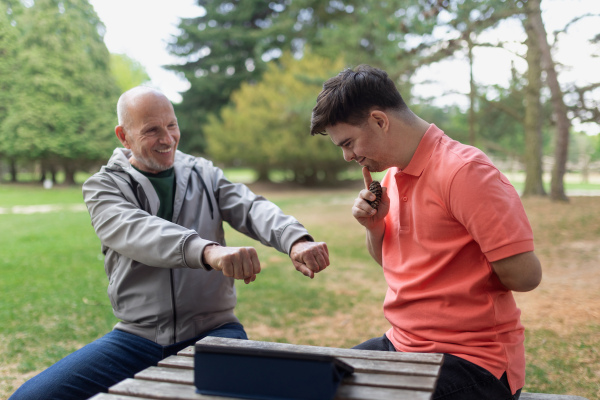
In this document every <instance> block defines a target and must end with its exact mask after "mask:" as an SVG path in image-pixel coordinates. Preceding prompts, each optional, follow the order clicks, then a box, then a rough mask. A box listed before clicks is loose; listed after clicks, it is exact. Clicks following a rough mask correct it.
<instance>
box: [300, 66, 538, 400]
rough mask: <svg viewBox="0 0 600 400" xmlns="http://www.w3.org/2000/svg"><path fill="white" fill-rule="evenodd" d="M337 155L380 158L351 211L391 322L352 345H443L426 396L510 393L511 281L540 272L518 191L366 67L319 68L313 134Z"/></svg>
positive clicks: (516, 344) (518, 333)
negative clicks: (329, 74)
mask: <svg viewBox="0 0 600 400" xmlns="http://www.w3.org/2000/svg"><path fill="white" fill-rule="evenodd" d="M318 133H326V134H329V136H330V138H331V140H332V141H333V143H334V144H336V145H337V146H339V147H341V148H342V152H343V155H344V159H345V160H346V161H352V160H354V161H356V162H357V163H359V164H360V165H362V166H363V175H364V180H365V187H367V188H368V186H369V184H370V183H371V181H372V179H371V174H370V173H371V172H379V171H384V170H386V169H389V171H388V172H387V174H386V175H385V178H384V179H383V182H382V186H383V190H382V199H381V202H380V205H379V207H378V208H377V209H373V208H372V207H371V206H370V205H369V203H367V200H370V201H372V200H374V199H375V195H373V194H372V193H371V192H370V191H369V190H367V189H364V190H362V191H361V192H360V193H359V196H358V198H357V199H356V200H355V202H354V205H353V208H352V215H353V216H354V218H356V220H357V221H358V222H359V223H360V224H361V225H363V226H364V227H365V229H366V236H367V247H368V250H369V252H370V254H371V256H372V257H373V258H374V259H375V261H377V262H378V263H379V264H380V265H381V266H382V267H383V272H384V275H385V279H386V281H387V283H388V291H387V294H386V297H385V301H384V306H383V307H384V314H385V316H386V318H387V320H388V321H389V322H390V323H391V328H390V329H389V330H388V331H387V332H386V334H385V335H384V336H383V337H381V338H374V339H371V340H368V341H367V342H365V343H362V344H360V345H358V346H356V348H359V349H368V350H386V351H405V352H435V353H443V354H444V355H445V356H444V363H443V366H442V369H441V373H440V377H439V380H438V384H437V388H436V391H435V393H434V397H433V398H434V399H448V400H449V399H457V400H458V399H460V400H468V399H478V400H479V399H518V397H519V394H520V390H521V388H522V387H523V385H524V382H525V351H524V346H523V341H524V333H523V331H524V328H523V326H522V325H521V323H520V318H519V317H520V310H519V309H518V308H517V306H516V303H515V301H514V298H513V296H512V293H511V291H512V290H514V291H529V290H532V289H534V288H535V287H537V286H538V284H539V283H540V280H541V266H540V263H539V261H538V259H537V257H536V256H535V254H534V252H533V234H532V231H531V227H530V225H529V222H528V220H527V216H526V215H525V211H524V209H523V206H522V204H521V201H520V198H519V196H518V194H517V192H516V191H515V189H514V188H513V187H512V185H511V184H510V183H509V182H508V180H507V179H506V177H504V175H502V173H500V171H498V169H497V168H496V167H495V166H494V165H493V164H492V162H491V161H490V160H489V158H488V157H487V156H486V155H485V154H483V153H482V152H481V151H480V150H478V149H476V148H474V147H470V146H466V145H463V144H461V143H458V142H456V141H454V140H452V139H450V138H449V137H448V136H446V135H445V134H444V133H443V132H442V131H441V130H440V129H439V128H437V127H436V126H435V125H433V124H429V123H428V122H425V121H424V120H422V119H421V118H419V117H418V116H417V115H415V114H414V113H413V112H412V111H411V110H410V109H409V108H408V106H407V105H406V104H405V103H404V101H403V99H402V97H401V96H400V93H399V92H398V90H397V89H396V87H395V85H394V83H393V82H392V81H391V80H390V79H389V77H388V76H387V74H386V73H385V72H384V71H382V70H379V69H376V68H372V67H369V66H366V65H364V66H359V67H357V68H356V69H354V70H350V69H348V70H345V71H343V72H341V73H340V74H339V75H337V76H335V77H333V78H331V79H329V80H328V81H327V82H325V84H324V85H323V90H322V92H321V93H320V94H319V96H318V98H317V104H316V106H315V107H314V109H313V114H312V122H311V134H312V135H315V134H318Z"/></svg>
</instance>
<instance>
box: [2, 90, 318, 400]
mask: <svg viewBox="0 0 600 400" xmlns="http://www.w3.org/2000/svg"><path fill="white" fill-rule="evenodd" d="M117 114H118V119H119V125H118V126H117V127H116V128H115V133H116V135H117V137H118V139H119V140H120V141H121V143H122V144H123V146H124V148H117V149H116V150H115V151H114V153H113V156H112V157H111V159H110V160H109V162H108V164H107V165H106V166H104V167H102V169H101V170H100V172H98V173H97V174H95V175H94V176H92V177H91V178H90V179H88V180H87V181H86V182H85V184H84V185H83V194H84V199H85V202H86V204H87V207H88V210H89V212H90V216H91V220H92V225H93V226H94V229H95V231H96V234H97V235H98V237H99V238H100V241H101V243H102V251H103V253H104V255H105V269H106V273H107V275H108V279H109V284H108V295H109V297H110V301H111V304H112V306H113V311H114V314H115V315H116V316H117V317H118V318H119V319H120V322H119V323H118V324H117V325H116V326H115V329H114V330H113V331H112V332H110V333H108V334H106V335H105V336H103V337H102V338H100V339H98V340H96V341H95V342H93V343H91V344H89V345H87V346H85V347H83V348H82V349H80V350H79V351H77V352H75V353H73V354H71V355H69V356H67V357H66V358H64V359H63V360H61V361H59V362H58V363H56V364H55V365H53V366H52V367H50V368H49V369H47V370H46V371H44V372H42V373H41V374H39V375H38V376H36V377H34V378H32V379H31V380H30V381H28V382H26V383H25V384H24V385H23V386H22V387H21V388H20V389H19V390H18V391H17V392H16V393H15V394H14V395H13V396H12V397H11V399H87V398H89V397H90V396H92V395H94V394H95V393H98V392H105V391H107V389H108V387H110V386H111V385H113V384H115V383H117V382H119V381H121V380H123V379H125V378H127V377H132V376H133V375H134V374H135V373H136V372H138V371H140V370H142V369H144V368H146V367H148V366H151V365H156V364H157V363H158V361H160V360H161V359H163V358H165V357H168V356H169V355H172V354H176V353H177V352H178V351H179V350H181V349H182V348H185V347H186V346H189V345H191V344H193V343H195V342H196V341H197V340H199V339H201V338H203V337H205V336H209V335H210V336H221V337H231V338H240V339H247V336H246V333H245V331H244V328H243V326H242V325H241V324H240V322H239V320H238V319H237V318H236V316H235V315H234V307H235V304H236V293H235V288H234V284H233V282H234V279H243V280H244V281H245V282H246V283H250V282H252V281H254V280H255V279H256V275H257V274H258V273H259V272H260V262H259V260H258V256H257V253H256V250H255V249H254V248H252V247H227V246H226V245H225V237H224V231H223V221H227V222H228V223H229V224H230V225H231V226H233V227H234V228H235V229H237V230H238V231H240V232H242V233H244V234H246V235H248V236H249V237H252V238H254V239H256V240H259V241H260V242H261V243H263V244H265V245H270V246H272V247H274V248H276V249H277V250H279V251H281V252H285V253H287V254H289V256H290V258H291V261H292V263H293V265H294V266H295V267H296V269H297V270H298V271H300V272H301V273H302V274H304V275H306V276H308V277H310V278H313V277H314V274H315V273H317V272H319V271H321V270H323V269H325V268H326V267H327V266H328V265H329V254H328V250H327V246H326V245H325V243H316V242H314V241H313V239H312V237H311V236H310V235H309V234H308V232H307V231H306V229H305V228H304V227H303V226H302V225H301V224H300V223H299V222H298V221H296V220H295V219H294V218H293V217H290V216H287V215H285V214H283V213H282V211H281V210H280V209H279V208H278V207H277V206H276V205H274V204H273V203H271V202H269V201H267V200H266V199H265V198H263V197H261V196H257V195H255V194H254V193H252V192H251V191H250V190H249V189H248V188H247V187H246V186H244V185H241V184H234V183H232V182H230V181H228V180H227V179H226V178H225V176H224V175H223V172H222V171H221V170H220V169H219V168H217V167H215V166H214V165H213V164H212V163H211V162H210V161H208V160H206V159H203V158H198V157H193V156H190V155H187V154H183V153H181V152H179V151H177V144H178V143H179V137H180V133H179V128H178V125H177V118H176V116H175V112H174V110H173V106H172V105H171V103H170V102H169V100H168V99H167V98H166V97H165V96H164V95H163V94H162V93H160V92H157V91H155V90H153V89H149V88H145V87H137V88H134V89H131V90H129V91H127V92H125V93H124V94H123V95H122V96H121V98H120V99H119V102H118V104H117Z"/></svg>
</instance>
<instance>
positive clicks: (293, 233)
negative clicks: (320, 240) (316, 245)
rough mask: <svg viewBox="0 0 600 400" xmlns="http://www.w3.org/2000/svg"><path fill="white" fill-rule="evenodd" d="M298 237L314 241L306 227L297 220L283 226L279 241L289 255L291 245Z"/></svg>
mask: <svg viewBox="0 0 600 400" xmlns="http://www.w3.org/2000/svg"><path fill="white" fill-rule="evenodd" d="M300 239H306V240H308V241H309V242H314V241H315V239H314V238H313V237H312V236H311V235H310V234H309V233H308V231H307V230H306V228H305V227H304V226H303V225H302V224H301V223H299V222H295V223H292V224H289V225H286V226H284V227H283V229H282V232H281V238H280V243H281V247H282V248H283V249H285V251H286V253H287V254H288V255H289V254H290V252H291V251H292V246H293V245H294V243H296V242H297V241H298V240H300Z"/></svg>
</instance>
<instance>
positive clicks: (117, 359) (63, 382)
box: [9, 323, 248, 400]
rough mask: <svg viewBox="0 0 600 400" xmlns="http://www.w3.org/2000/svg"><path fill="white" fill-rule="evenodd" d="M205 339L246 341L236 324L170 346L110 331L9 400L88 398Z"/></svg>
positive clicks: (50, 369) (70, 399) (242, 331)
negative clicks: (209, 337) (207, 337)
mask: <svg viewBox="0 0 600 400" xmlns="http://www.w3.org/2000/svg"><path fill="white" fill-rule="evenodd" d="M206 336H218V337H226V338H233V339H248V336H247V335H246V332H245V331H244V327H243V326H242V325H241V324H238V323H231V324H226V325H223V326H221V327H219V328H217V329H213V330H211V331H208V332H204V333H203V334H202V335H199V336H197V337H195V338H192V339H189V340H185V341H183V342H179V343H175V344H173V345H170V346H161V345H159V344H156V343H154V342H153V341H150V340H147V339H144V338H141V337H139V336H136V335H133V334H131V333H127V332H123V331H119V330H113V331H112V332H110V333H108V334H106V335H104V336H103V337H101V338H100V339H98V340H95V341H94V342H92V343H90V344H88V345H86V346H84V347H82V348H81V349H79V350H77V351H76V352H74V353H72V354H70V355H68V356H67V357H65V358H63V359H62V360H60V361H58V362H57V363H56V364H54V365H52V366H51V367H50V368H48V369H47V370H45V371H43V372H41V373H40V374H39V375H36V376H34V377H33V378H31V379H30V380H29V381H27V382H25V384H23V386H21V387H20V388H19V389H18V390H17V391H16V392H15V393H14V394H13V395H12V396H11V397H10V399H9V400H21V399H23V400H31V399H44V400H51V399H57V400H83V399H88V398H90V397H91V396H93V395H95V394H97V393H100V392H107V391H108V388H109V387H111V386H113V385H114V384H116V383H118V382H120V381H122V380H123V379H125V378H133V375H135V374H136V373H137V372H139V371H141V370H143V369H145V368H148V367H150V366H154V365H157V364H158V362H159V361H161V360H162V359H164V358H167V357H169V356H172V355H175V354H177V352H178V351H180V350H182V349H184V348H186V347H188V346H191V345H193V344H194V343H196V342H197V341H198V340H200V339H202V338H204V337H206Z"/></svg>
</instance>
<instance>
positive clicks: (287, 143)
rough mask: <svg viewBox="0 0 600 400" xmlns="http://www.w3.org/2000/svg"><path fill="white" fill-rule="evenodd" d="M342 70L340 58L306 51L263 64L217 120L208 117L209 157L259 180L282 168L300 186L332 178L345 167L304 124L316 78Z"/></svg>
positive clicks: (315, 92)
mask: <svg viewBox="0 0 600 400" xmlns="http://www.w3.org/2000/svg"><path fill="white" fill-rule="evenodd" d="M342 68H343V62H342V61H341V60H338V61H334V62H332V61H330V60H329V59H325V58H322V57H318V56H314V55H310V54H305V56H304V57H303V58H302V59H301V60H296V59H294V58H293V57H292V56H291V55H290V54H289V53H286V54H285V55H284V56H283V57H282V58H281V59H280V63H278V64H275V63H272V64H269V65H268V67H267V71H266V74H265V75H264V79H263V80H262V81H261V82H259V83H243V84H242V86H241V88H240V89H239V90H238V91H236V92H234V93H233V96H232V104H230V105H228V106H226V107H224V108H223V110H222V111H221V118H217V117H216V116H211V117H210V118H209V121H210V122H209V123H208V124H207V125H206V127H205V132H206V138H207V142H208V151H209V152H210V155H211V158H213V159H214V160H215V161H220V162H224V163H227V164H228V165H242V166H246V167H251V168H253V169H255V170H256V171H257V172H258V174H259V177H260V179H263V180H264V179H267V178H268V172H269V170H271V169H284V170H291V172H292V180H293V181H294V182H296V183H300V184H303V185H309V186H310V185H316V184H318V183H325V182H327V183H331V182H333V181H334V180H335V178H336V176H337V173H338V172H340V171H341V170H344V169H346V168H348V165H347V164H346V163H345V162H344V161H343V159H342V157H341V154H340V151H339V150H338V149H337V148H336V147H335V146H333V145H332V144H331V143H329V140H326V139H323V138H313V137H311V136H310V135H309V134H308V127H309V126H310V115H311V110H312V107H313V106H314V101H315V99H316V97H317V95H318V94H319V92H320V91H321V86H322V82H323V81H324V80H325V79H327V78H328V77H330V76H331V75H334V74H336V73H337V72H339V71H340V70H341V69H342ZM224 133H226V134H224Z"/></svg>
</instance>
